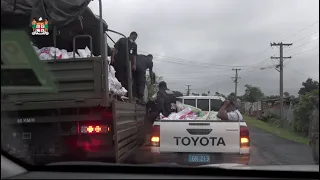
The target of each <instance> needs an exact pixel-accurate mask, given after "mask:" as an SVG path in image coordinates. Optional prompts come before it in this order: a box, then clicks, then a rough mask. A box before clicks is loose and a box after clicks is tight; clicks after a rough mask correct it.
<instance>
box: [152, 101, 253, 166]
mask: <svg viewBox="0 0 320 180" xmlns="http://www.w3.org/2000/svg"><path fill="white" fill-rule="evenodd" d="M179 99H180V100H182V102H183V103H186V104H189V105H192V106H196V107H198V108H207V109H203V110H209V111H218V109H219V108H220V107H221V105H222V102H223V99H222V98H221V97H218V96H193V97H190V96H189V97H180V98H179ZM150 141H151V147H150V151H151V153H152V154H153V155H152V156H151V157H152V158H153V161H154V162H174V163H178V164H184V165H199V164H213V163H214V164H216V163H241V164H248V162H249V158H250V151H249V150H250V137H249V131H248V128H247V124H246V123H245V121H228V120H220V119H210V120H158V121H155V122H154V124H153V128H152V135H151V138H150Z"/></svg>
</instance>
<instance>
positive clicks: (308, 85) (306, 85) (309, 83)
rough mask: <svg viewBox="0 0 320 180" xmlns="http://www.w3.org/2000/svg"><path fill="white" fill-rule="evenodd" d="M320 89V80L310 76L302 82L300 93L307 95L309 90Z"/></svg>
mask: <svg viewBox="0 0 320 180" xmlns="http://www.w3.org/2000/svg"><path fill="white" fill-rule="evenodd" d="M316 89H319V82H318V81H314V80H312V79H311V78H308V79H307V80H306V81H305V82H302V87H301V88H300V90H299V92H298V94H299V95H300V96H301V95H305V94H306V93H308V92H312V91H313V90H316Z"/></svg>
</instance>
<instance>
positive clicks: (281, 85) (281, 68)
mask: <svg viewBox="0 0 320 180" xmlns="http://www.w3.org/2000/svg"><path fill="white" fill-rule="evenodd" d="M270 45H271V47H273V46H279V49H280V57H273V56H272V57H271V59H279V65H277V67H279V70H278V71H279V72H280V125H281V127H283V121H284V117H283V115H284V113H283V60H284V59H290V58H291V56H290V57H283V46H291V45H292V43H290V44H284V43H282V42H280V43H270Z"/></svg>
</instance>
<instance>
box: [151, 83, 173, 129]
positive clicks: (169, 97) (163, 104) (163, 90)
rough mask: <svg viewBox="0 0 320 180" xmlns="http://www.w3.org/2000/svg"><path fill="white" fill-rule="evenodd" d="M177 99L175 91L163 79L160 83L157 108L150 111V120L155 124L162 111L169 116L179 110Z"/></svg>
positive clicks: (156, 102)
mask: <svg viewBox="0 0 320 180" xmlns="http://www.w3.org/2000/svg"><path fill="white" fill-rule="evenodd" d="M176 102H177V99H176V96H175V95H174V93H173V92H172V91H171V90H170V89H168V88H167V83H166V82H164V81H161V82H160V83H159V91H158V92H157V99H156V100H155V104H156V109H154V110H152V112H149V115H148V120H149V121H150V122H151V123H152V124H153V122H154V121H155V120H156V118H157V117H158V116H159V114H160V113H162V114H163V115H164V116H165V117H168V116H169V115H170V114H171V113H173V112H177V104H176Z"/></svg>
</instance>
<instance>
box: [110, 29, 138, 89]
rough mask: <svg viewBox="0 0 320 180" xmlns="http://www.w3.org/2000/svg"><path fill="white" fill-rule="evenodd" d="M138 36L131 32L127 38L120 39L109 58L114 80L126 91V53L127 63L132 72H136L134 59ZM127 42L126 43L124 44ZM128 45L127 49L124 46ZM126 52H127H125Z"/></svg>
mask: <svg viewBox="0 0 320 180" xmlns="http://www.w3.org/2000/svg"><path fill="white" fill-rule="evenodd" d="M137 37H138V34H137V33H136V32H131V33H130V36H129V37H128V38H120V39H119V40H118V41H117V42H116V44H115V45H114V50H113V52H112V56H111V63H112V65H113V66H114V69H115V70H116V74H115V75H116V78H117V79H118V80H119V82H120V83H121V85H122V86H123V87H124V88H126V89H127V90H128V82H129V79H128V73H129V72H128V69H127V67H128V64H127V61H126V60H127V59H126V57H127V53H129V61H131V65H132V66H131V67H132V71H135V70H136V58H137V44H136V43H135V41H136V39H137ZM126 41H127V42H126ZM127 43H128V49H127V48H126V45H127ZM126 50H128V51H129V52H127V51H126Z"/></svg>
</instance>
